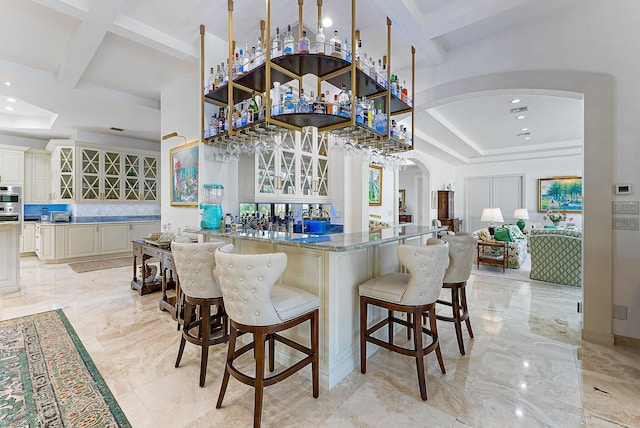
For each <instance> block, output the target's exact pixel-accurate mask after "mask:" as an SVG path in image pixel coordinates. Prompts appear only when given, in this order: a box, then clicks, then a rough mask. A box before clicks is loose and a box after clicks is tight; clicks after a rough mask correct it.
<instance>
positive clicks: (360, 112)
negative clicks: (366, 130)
mask: <svg viewBox="0 0 640 428" xmlns="http://www.w3.org/2000/svg"><path fill="white" fill-rule="evenodd" d="M363 114H364V109H363V108H362V100H360V98H358V99H357V100H356V123H364V116H363Z"/></svg>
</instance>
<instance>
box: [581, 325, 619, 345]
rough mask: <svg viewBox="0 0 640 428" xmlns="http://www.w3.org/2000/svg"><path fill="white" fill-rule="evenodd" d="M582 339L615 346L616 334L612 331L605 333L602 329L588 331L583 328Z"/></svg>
mask: <svg viewBox="0 0 640 428" xmlns="http://www.w3.org/2000/svg"><path fill="white" fill-rule="evenodd" d="M582 340H585V341H587V342H592V343H597V344H598V345H605V346H613V345H614V336H613V334H610V333H603V332H601V331H588V330H584V329H583V330H582Z"/></svg>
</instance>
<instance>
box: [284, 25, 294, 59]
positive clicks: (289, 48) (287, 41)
mask: <svg viewBox="0 0 640 428" xmlns="http://www.w3.org/2000/svg"><path fill="white" fill-rule="evenodd" d="M292 53H293V35H292V34H291V25H287V32H286V33H285V35H284V54H285V55H291V54H292Z"/></svg>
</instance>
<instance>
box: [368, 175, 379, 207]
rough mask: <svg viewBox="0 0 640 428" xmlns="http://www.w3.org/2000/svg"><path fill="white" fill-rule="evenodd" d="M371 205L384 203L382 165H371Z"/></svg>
mask: <svg viewBox="0 0 640 428" xmlns="http://www.w3.org/2000/svg"><path fill="white" fill-rule="evenodd" d="M369 205H370V206H378V207H379V206H381V205H382V167H381V166H377V165H369Z"/></svg>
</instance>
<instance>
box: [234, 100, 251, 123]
mask: <svg viewBox="0 0 640 428" xmlns="http://www.w3.org/2000/svg"><path fill="white" fill-rule="evenodd" d="M239 118H240V121H239V122H238V123H237V127H240V126H245V125H246V124H247V123H249V109H248V108H247V101H246V100H244V101H243V102H242V107H241V109H240V116H239Z"/></svg>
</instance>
